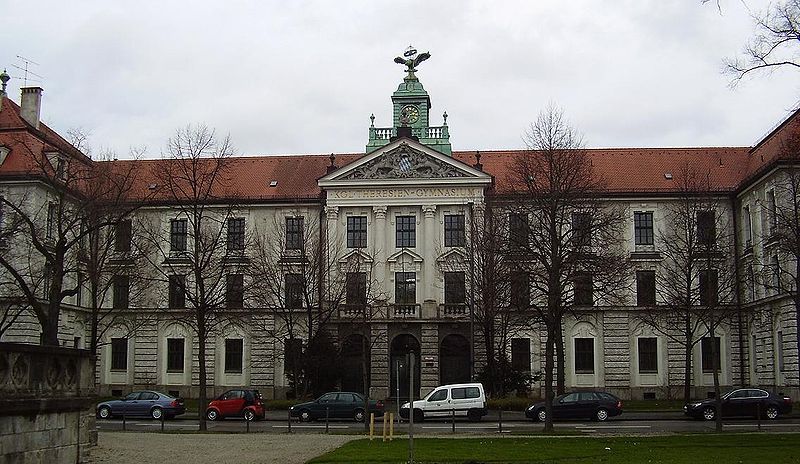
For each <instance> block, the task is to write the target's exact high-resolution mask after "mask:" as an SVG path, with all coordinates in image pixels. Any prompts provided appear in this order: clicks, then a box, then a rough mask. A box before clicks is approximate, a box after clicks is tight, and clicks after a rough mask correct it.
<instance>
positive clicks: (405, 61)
mask: <svg viewBox="0 0 800 464" xmlns="http://www.w3.org/2000/svg"><path fill="white" fill-rule="evenodd" d="M430 57H431V54H430V53H428V52H423V53H417V49H416V48H414V47H412V46H411V45H409V46H408V48H407V49H406V51H405V52H403V56H398V57H396V58H395V59H394V62H395V63H398V64H402V65H403V66H406V67H407V69H406V72H407V73H408V76H407V77H406V79H416V76H414V71H416V70H417V66H418V65H419V64H420V63H422V62H423V61H425V60H427V59H428V58H430Z"/></svg>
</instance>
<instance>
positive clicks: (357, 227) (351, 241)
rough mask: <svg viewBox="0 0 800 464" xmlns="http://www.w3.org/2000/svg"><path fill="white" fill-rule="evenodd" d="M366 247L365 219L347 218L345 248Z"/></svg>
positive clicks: (358, 217) (364, 217)
mask: <svg viewBox="0 0 800 464" xmlns="http://www.w3.org/2000/svg"><path fill="white" fill-rule="evenodd" d="M366 247H367V217H366V216H348V217H347V248H366Z"/></svg>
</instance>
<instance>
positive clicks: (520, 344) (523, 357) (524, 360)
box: [511, 338, 531, 372]
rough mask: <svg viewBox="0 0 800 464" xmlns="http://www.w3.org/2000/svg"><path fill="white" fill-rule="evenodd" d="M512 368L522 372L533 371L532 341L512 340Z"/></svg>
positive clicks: (523, 339)
mask: <svg viewBox="0 0 800 464" xmlns="http://www.w3.org/2000/svg"><path fill="white" fill-rule="evenodd" d="M511 367H512V368H513V369H514V370H517V371H520V372H530V370H531V339H530V338H512V339H511Z"/></svg>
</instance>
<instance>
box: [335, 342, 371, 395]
mask: <svg viewBox="0 0 800 464" xmlns="http://www.w3.org/2000/svg"><path fill="white" fill-rule="evenodd" d="M363 361H364V336H363V335H360V334H352V335H350V336H348V337H347V338H345V339H344V341H343V342H342V348H341V350H340V352H339V364H340V366H341V370H340V371H339V372H340V375H341V377H340V378H341V382H342V391H351V392H357V393H364V364H363ZM367 372H369V356H367Z"/></svg>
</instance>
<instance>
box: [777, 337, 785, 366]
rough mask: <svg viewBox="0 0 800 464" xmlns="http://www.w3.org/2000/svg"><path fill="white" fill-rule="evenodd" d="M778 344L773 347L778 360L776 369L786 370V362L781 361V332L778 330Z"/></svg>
mask: <svg viewBox="0 0 800 464" xmlns="http://www.w3.org/2000/svg"><path fill="white" fill-rule="evenodd" d="M777 343H778V346H776V347H775V354H776V358H777V362H778V371H779V372H784V371H786V364H785V363H784V361H783V332H782V331H778V340H777Z"/></svg>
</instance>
